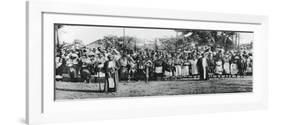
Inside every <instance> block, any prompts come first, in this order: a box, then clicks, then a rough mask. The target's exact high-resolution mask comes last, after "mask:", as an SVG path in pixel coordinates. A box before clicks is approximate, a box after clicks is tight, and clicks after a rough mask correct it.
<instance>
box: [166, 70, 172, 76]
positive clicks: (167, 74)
mask: <svg viewBox="0 0 281 125" xmlns="http://www.w3.org/2000/svg"><path fill="white" fill-rule="evenodd" d="M164 74H165V76H166V77H171V76H173V72H169V71H165V73H164Z"/></svg>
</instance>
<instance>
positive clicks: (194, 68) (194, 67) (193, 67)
mask: <svg viewBox="0 0 281 125" xmlns="http://www.w3.org/2000/svg"><path fill="white" fill-rule="evenodd" d="M190 63H191V73H192V75H197V74H198V68H197V59H195V60H190Z"/></svg>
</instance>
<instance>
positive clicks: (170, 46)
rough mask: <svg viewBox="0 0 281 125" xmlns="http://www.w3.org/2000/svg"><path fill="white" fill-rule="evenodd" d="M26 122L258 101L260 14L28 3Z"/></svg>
mask: <svg viewBox="0 0 281 125" xmlns="http://www.w3.org/2000/svg"><path fill="white" fill-rule="evenodd" d="M26 11H27V12H26V13H27V17H26V30H27V32H26V33H27V34H26V49H27V53H26V55H27V56H26V57H27V59H26V60H27V66H26V69H27V75H26V79H27V81H26V84H27V85H26V92H27V93H26V96H27V101H26V103H27V104H26V105H27V107H26V119H27V123H28V124H37V123H47V122H67V121H81V120H99V119H118V118H133V117H150V116H166V115H181V114H192V113H207V112H221V111H240V110H253V109H263V108H266V106H267V39H266V34H267V17H266V16H257V15H240V14H222V13H209V12H185V11H179V10H161V9H149V8H129V7H112V6H100V5H99V6H97V5H88V4H69V3H51V2H33V1H32V2H27V4H26Z"/></svg>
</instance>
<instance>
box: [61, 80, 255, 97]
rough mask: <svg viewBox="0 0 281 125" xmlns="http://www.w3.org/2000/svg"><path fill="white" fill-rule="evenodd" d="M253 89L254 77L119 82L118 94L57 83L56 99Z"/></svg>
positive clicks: (80, 85)
mask: <svg viewBox="0 0 281 125" xmlns="http://www.w3.org/2000/svg"><path fill="white" fill-rule="evenodd" d="M252 88H253V87H252V77H245V78H226V79H211V80H208V81H199V80H177V81H150V82H149V83H145V82H143V81H138V82H135V81H132V82H129V83H128V82H119V83H118V88H117V92H115V93H103V92H100V90H99V89H100V88H99V84H98V83H90V84H86V83H71V82H56V99H57V100H65V99H86V98H102V97H131V96H159V95H185V94H207V93H234V92H252ZM101 89H103V83H101Z"/></svg>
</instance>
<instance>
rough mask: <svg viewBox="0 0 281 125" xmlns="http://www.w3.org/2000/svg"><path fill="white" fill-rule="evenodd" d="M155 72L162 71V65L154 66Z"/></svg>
mask: <svg viewBox="0 0 281 125" xmlns="http://www.w3.org/2000/svg"><path fill="white" fill-rule="evenodd" d="M155 72H156V73H163V67H162V66H159V67H155Z"/></svg>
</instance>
